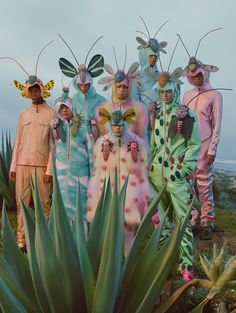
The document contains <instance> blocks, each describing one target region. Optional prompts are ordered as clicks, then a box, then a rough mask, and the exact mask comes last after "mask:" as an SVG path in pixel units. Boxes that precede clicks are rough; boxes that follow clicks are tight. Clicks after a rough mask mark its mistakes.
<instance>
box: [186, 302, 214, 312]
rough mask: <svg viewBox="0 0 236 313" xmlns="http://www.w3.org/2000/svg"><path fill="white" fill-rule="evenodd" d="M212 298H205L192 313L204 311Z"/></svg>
mask: <svg viewBox="0 0 236 313" xmlns="http://www.w3.org/2000/svg"><path fill="white" fill-rule="evenodd" d="M210 301H211V299H204V300H203V301H202V302H201V303H199V305H198V306H197V307H196V308H195V309H193V310H192V311H191V312H190V313H202V312H203V309H204V307H205V305H206V304H207V303H208V302H210Z"/></svg>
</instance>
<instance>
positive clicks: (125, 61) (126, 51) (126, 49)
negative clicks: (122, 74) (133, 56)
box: [123, 46, 127, 71]
mask: <svg viewBox="0 0 236 313" xmlns="http://www.w3.org/2000/svg"><path fill="white" fill-rule="evenodd" d="M126 61H127V46H125V62H124V67H123V71H124V70H125V67H126Z"/></svg>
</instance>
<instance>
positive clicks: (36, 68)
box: [35, 40, 55, 76]
mask: <svg viewBox="0 0 236 313" xmlns="http://www.w3.org/2000/svg"><path fill="white" fill-rule="evenodd" d="M54 41H55V40H52V41H50V42H49V43H48V44H47V45H46V46H44V47H43V48H42V49H41V51H40V52H39V55H38V58H37V61H36V65H35V76H37V70H38V63H39V58H40V56H41V54H42V52H43V51H44V50H45V49H46V48H47V47H48V46H49V45H50V44H52V43H53V42H54Z"/></svg>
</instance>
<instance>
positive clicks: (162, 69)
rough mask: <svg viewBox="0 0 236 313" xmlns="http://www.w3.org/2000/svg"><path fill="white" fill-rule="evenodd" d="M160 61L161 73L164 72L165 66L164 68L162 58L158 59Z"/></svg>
mask: <svg viewBox="0 0 236 313" xmlns="http://www.w3.org/2000/svg"><path fill="white" fill-rule="evenodd" d="M158 61H159V63H160V67H161V71H162V72H163V66H162V63H161V58H160V57H159V58H158Z"/></svg>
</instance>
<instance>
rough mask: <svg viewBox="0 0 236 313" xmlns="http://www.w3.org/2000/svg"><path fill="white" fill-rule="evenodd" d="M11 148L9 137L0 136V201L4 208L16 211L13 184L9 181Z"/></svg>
mask: <svg viewBox="0 0 236 313" xmlns="http://www.w3.org/2000/svg"><path fill="white" fill-rule="evenodd" d="M11 158H12V146H11V139H10V135H7V134H6V135H5V140H4V135H3V134H2V151H1V152H0V199H1V202H3V200H5V204H6V208H7V209H9V210H16V201H15V184H14V182H12V181H11V180H10V179H9V170H10V166H11Z"/></svg>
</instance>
